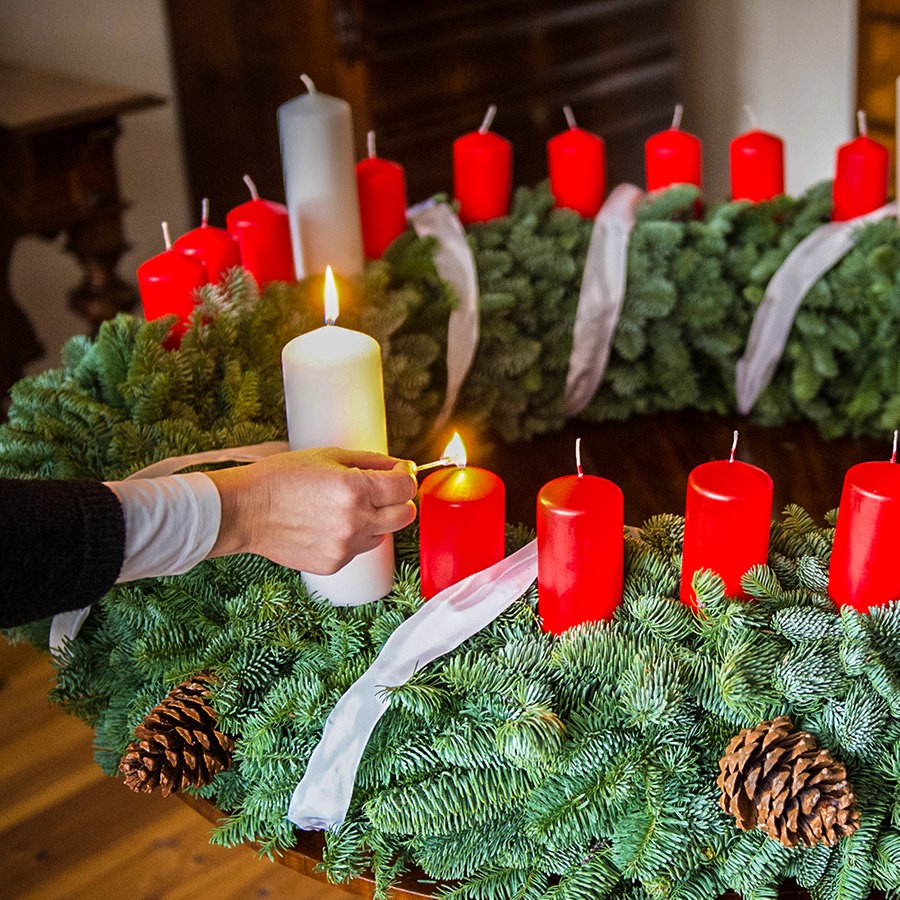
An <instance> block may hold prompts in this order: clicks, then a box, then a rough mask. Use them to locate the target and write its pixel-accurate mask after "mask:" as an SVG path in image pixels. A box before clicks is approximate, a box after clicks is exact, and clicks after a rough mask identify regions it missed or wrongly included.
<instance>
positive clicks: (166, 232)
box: [162, 222, 172, 250]
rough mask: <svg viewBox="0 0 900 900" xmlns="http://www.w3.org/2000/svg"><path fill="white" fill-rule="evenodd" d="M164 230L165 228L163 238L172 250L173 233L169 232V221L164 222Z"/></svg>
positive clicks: (168, 248) (167, 246) (167, 248)
mask: <svg viewBox="0 0 900 900" xmlns="http://www.w3.org/2000/svg"><path fill="white" fill-rule="evenodd" d="M162 230H163V240H164V241H165V242H166V250H171V249H172V235H171V234H169V223H168V222H163V223H162Z"/></svg>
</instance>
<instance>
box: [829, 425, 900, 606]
mask: <svg viewBox="0 0 900 900" xmlns="http://www.w3.org/2000/svg"><path fill="white" fill-rule="evenodd" d="M898 547H900V465H898V464H897V434H896V432H895V433H894V452H893V454H892V456H891V459H890V462H882V461H873V462H863V463H858V464H857V465H855V466H851V467H850V469H848V470H847V474H846V475H845V476H844V486H843V489H842V491H841V505H840V507H839V508H838V517H837V524H836V527H835V532H834V545H833V547H832V551H831V564H830V567H829V574H828V593H829V595H830V596H831V598H832V599H833V600H834V601H835V603H837V604H839V605H840V606H852V607H854V608H855V609H857V610H858V611H859V612H866V611H867V610H868V609H869V608H870V607H872V606H878V605H879V604H882V603H889V602H890V601H891V600H900V568H898V566H897V548H898Z"/></svg>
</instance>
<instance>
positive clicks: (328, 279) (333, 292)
mask: <svg viewBox="0 0 900 900" xmlns="http://www.w3.org/2000/svg"><path fill="white" fill-rule="evenodd" d="M339 312H340V305H339V304H338V292H337V284H335V281H334V272H332V271H331V266H326V267H325V322H326V324H328V325H334V323H335V322H337V317H338V313H339Z"/></svg>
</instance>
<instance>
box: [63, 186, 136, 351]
mask: <svg viewBox="0 0 900 900" xmlns="http://www.w3.org/2000/svg"><path fill="white" fill-rule="evenodd" d="M124 209H125V205H124V204H122V203H114V204H108V205H106V206H104V207H103V208H101V209H98V210H96V211H95V212H94V213H93V214H92V215H91V217H90V218H89V219H87V220H84V221H80V222H78V223H76V224H74V225H70V226H69V227H68V228H67V229H66V234H67V236H68V240H67V242H66V249H67V250H68V251H69V252H71V253H72V254H74V256H75V257H76V258H77V260H78V262H79V264H80V265H81V268H82V269H83V270H84V278H83V279H82V281H81V284H79V285H78V286H77V287H76V288H74V289H73V290H71V291H70V292H69V307H70V308H71V309H72V310H74V311H75V312H77V313H78V314H79V315H82V316H84V317H85V318H86V319H87V320H88V322H89V323H90V326H91V331H92V333H93V334H96V333H97V329H98V328H99V327H100V324H101V323H102V322H104V321H105V320H106V319H112V318H114V317H115V316H116V315H117V314H118V313H123V312H130V311H131V310H132V309H133V308H134V306H135V304H136V303H137V299H138V293H137V288H136V287H135V286H134V285H133V284H129V283H128V282H126V281H124V280H123V279H122V278H121V277H120V276H119V275H118V273H117V272H116V265H117V264H118V262H119V258H120V257H121V256H122V254H123V253H124V252H125V251H126V250H127V249H128V244H127V243H126V242H125V240H124V236H123V232H122V218H121V216H122V212H123V210H124Z"/></svg>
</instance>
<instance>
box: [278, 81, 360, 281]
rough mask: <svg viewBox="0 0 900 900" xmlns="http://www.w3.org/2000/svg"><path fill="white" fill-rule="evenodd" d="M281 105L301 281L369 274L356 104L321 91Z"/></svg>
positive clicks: (281, 130) (284, 161)
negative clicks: (328, 271)
mask: <svg viewBox="0 0 900 900" xmlns="http://www.w3.org/2000/svg"><path fill="white" fill-rule="evenodd" d="M301 77H302V78H303V82H304V84H306V86H307V88H308V89H309V93H307V94H302V95H300V96H299V97H294V99H293V100H288V101H286V102H285V103H282V104H281V106H279V107H278V133H279V136H280V139H281V165H282V170H283V173H284V191H285V196H286V200H287V208H288V218H289V220H290V225H291V240H292V242H293V249H294V266H295V268H296V270H297V278H303V277H305V276H307V275H316V274H321V273H322V272H324V271H325V266H326V265H327V264H330V265H331V266H332V267H333V268H334V270H335V271H336V272H338V273H339V274H340V275H345V276H352V275H356V274H358V273H359V272H361V271H362V270H363V246H362V227H361V225H360V215H359V198H358V196H357V192H356V172H355V154H354V150H353V117H352V113H351V110H350V105H349V104H348V103H346V102H345V101H344V100H340V99H338V98H337V97H329V96H328V95H326V94H320V93H319V92H318V91H316V88H315V85H314V84H313V82H312V80H311V79H309V78H308V77H307V76H306V75H303V76H301Z"/></svg>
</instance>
